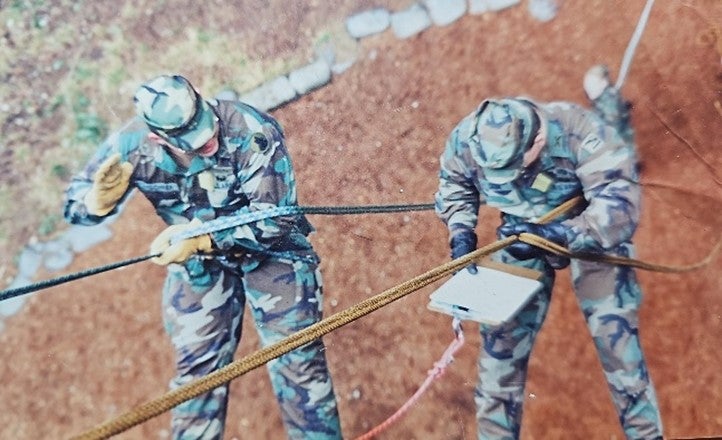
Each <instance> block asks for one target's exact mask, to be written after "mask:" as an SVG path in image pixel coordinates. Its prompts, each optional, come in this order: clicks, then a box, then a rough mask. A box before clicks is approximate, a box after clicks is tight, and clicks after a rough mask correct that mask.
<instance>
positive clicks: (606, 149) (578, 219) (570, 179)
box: [435, 101, 641, 252]
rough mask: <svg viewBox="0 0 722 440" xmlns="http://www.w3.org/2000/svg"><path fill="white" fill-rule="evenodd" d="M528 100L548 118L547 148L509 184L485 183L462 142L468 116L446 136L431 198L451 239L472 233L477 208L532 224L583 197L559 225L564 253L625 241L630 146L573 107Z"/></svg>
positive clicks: (633, 191) (634, 218)
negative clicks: (564, 239)
mask: <svg viewBox="0 0 722 440" xmlns="http://www.w3.org/2000/svg"><path fill="white" fill-rule="evenodd" d="M529 103H530V104H531V105H533V106H535V107H536V110H537V111H538V112H539V114H540V116H542V118H543V119H546V121H547V122H546V123H547V133H548V136H547V143H546V145H545V146H544V148H543V149H542V152H541V154H540V156H539V158H538V159H537V160H536V161H535V162H534V163H532V165H531V166H530V167H529V168H528V169H526V170H524V172H523V173H522V175H521V176H520V177H519V178H518V179H516V180H515V181H513V182H510V183H506V184H501V185H497V184H492V183H490V182H488V181H487V180H486V179H484V173H483V170H482V169H481V167H479V166H478V165H477V164H476V162H475V161H474V159H473V158H472V156H471V153H470V150H469V144H468V143H467V142H466V140H465V139H463V138H461V137H460V133H468V131H469V130H468V125H469V124H470V123H471V122H472V120H473V116H474V115H473V114H471V115H468V116H466V117H465V118H464V119H462V121H461V122H460V123H459V124H458V125H457V126H456V127H455V128H454V130H453V131H452V132H451V134H450V136H449V138H448V140H447V142H446V147H445V149H444V152H443V154H442V156H441V169H440V172H439V188H438V191H437V193H436V196H435V201H436V212H437V214H438V216H439V217H440V218H441V220H442V221H444V222H445V223H446V224H447V226H448V228H449V232H450V236H453V235H454V234H455V233H456V232H457V231H458V230H460V229H462V228H471V229H474V228H475V227H476V225H477V218H478V210H479V207H480V206H481V205H482V204H486V205H488V206H492V207H495V208H498V209H499V210H501V211H502V213H503V218H504V220H505V221H510V222H520V221H533V220H534V219H536V218H538V217H540V216H542V215H544V214H545V213H547V212H549V211H550V210H552V209H553V208H555V207H557V206H559V205H561V204H562V203H564V202H565V201H567V200H569V199H571V198H573V197H575V196H580V195H581V196H583V197H584V198H585V199H586V200H587V202H588V204H587V206H586V208H584V209H583V210H578V211H577V212H575V213H574V215H573V216H572V217H571V218H566V219H565V220H564V221H563V224H564V225H565V226H567V231H568V232H567V239H568V241H569V248H570V250H572V251H591V252H595V251H603V250H609V249H613V248H615V247H616V246H617V245H619V244H621V243H625V242H629V241H630V240H631V238H632V235H633V234H634V231H635V229H636V226H637V223H638V221H639V209H640V195H641V194H640V193H641V191H640V185H639V175H638V163H637V157H636V151H635V146H634V143H633V142H625V141H624V140H623V139H622V137H621V136H620V134H619V132H618V131H617V130H616V129H615V128H614V127H612V126H611V125H608V124H606V123H604V121H602V119H601V118H600V117H599V116H598V115H597V114H596V113H594V112H591V111H589V110H586V109H584V108H583V107H581V106H579V105H576V104H573V103H569V102H551V103H535V102H532V101H529ZM579 211H581V212H579Z"/></svg>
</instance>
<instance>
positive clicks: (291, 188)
mask: <svg viewBox="0 0 722 440" xmlns="http://www.w3.org/2000/svg"><path fill="white" fill-rule="evenodd" d="M239 157H242V158H244V159H243V163H242V166H241V168H240V170H239V172H238V179H239V181H240V182H241V190H242V191H243V193H244V194H245V195H246V197H247V198H248V200H249V204H248V206H246V207H244V208H243V209H242V212H239V213H238V214H241V213H244V212H254V211H264V210H268V209H272V208H275V207H278V206H295V205H297V199H296V180H295V177H294V172H293V167H292V164H291V160H290V157H289V155H288V153H287V151H286V147H285V140H284V138H283V133H282V132H281V131H280V130H279V128H278V126H277V125H276V124H269V123H266V124H264V125H263V129H262V135H261V132H256V133H254V134H252V135H249V138H248V139H247V140H246V141H245V142H244V144H243V146H242V147H241V151H240V154H239ZM299 217H300V218H301V221H299ZM301 222H302V223H303V224H306V223H307V222H305V218H304V217H303V216H296V215H294V216H279V217H272V218H267V219H263V220H260V221H257V222H253V223H249V224H246V225H241V226H238V227H235V228H231V229H226V230H222V231H218V232H214V233H212V238H213V241H214V242H215V244H216V246H217V247H218V248H219V249H221V250H228V249H231V248H233V247H241V248H244V249H250V250H258V251H264V250H269V249H280V250H282V248H283V247H284V244H285V242H284V240H287V239H289V236H290V235H292V234H291V232H292V231H294V229H295V228H297V227H298V224H299V223H301ZM309 228H310V224H309ZM296 235H297V234H296ZM288 245H289V246H290V245H291V243H288ZM289 246H285V247H289Z"/></svg>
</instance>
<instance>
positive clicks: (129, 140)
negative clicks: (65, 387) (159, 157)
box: [63, 132, 139, 226]
mask: <svg viewBox="0 0 722 440" xmlns="http://www.w3.org/2000/svg"><path fill="white" fill-rule="evenodd" d="M138 139H139V135H138V134H133V135H130V134H128V135H124V134H123V133H122V132H117V133H114V134H112V135H111V136H110V137H108V139H106V140H105V142H103V144H102V145H100V147H99V148H98V150H97V151H96V152H95V154H94V155H93V157H92V158H91V159H90V161H89V162H88V163H87V164H86V165H85V168H83V170H82V171H80V172H79V173H78V174H76V175H75V176H73V178H72V180H71V181H70V185H68V188H67V189H66V190H65V201H64V209H63V216H64V218H65V220H66V221H67V222H68V223H71V224H77V225H86V226H92V225H96V224H99V223H101V222H102V221H103V220H104V219H106V218H107V217H110V216H112V215H113V214H116V213H117V212H118V209H119V207H120V206H121V205H122V204H123V202H124V201H125V200H126V199H127V198H128V196H129V195H130V193H131V192H132V189H133V183H132V178H131V184H130V185H129V187H128V190H127V191H126V193H125V194H124V195H123V197H122V198H121V199H120V200H119V201H118V203H117V204H116V205H115V207H114V208H113V210H112V211H110V212H109V213H108V214H106V215H104V216H97V215H93V214H90V213H88V209H87V207H86V206H85V201H84V199H85V195H86V194H87V193H88V191H90V188H91V187H92V186H93V176H94V175H95V172H96V171H97V170H98V168H99V167H100V165H101V164H102V163H103V162H104V161H105V160H106V159H107V158H108V157H110V156H112V155H113V154H115V153H118V152H120V153H121V160H127V155H128V152H129V151H130V150H132V149H133V148H134V146H135V145H137V141H138Z"/></svg>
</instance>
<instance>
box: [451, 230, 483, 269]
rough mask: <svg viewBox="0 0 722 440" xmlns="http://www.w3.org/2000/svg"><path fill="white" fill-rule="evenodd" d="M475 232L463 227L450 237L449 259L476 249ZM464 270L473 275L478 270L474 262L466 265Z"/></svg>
mask: <svg viewBox="0 0 722 440" xmlns="http://www.w3.org/2000/svg"><path fill="white" fill-rule="evenodd" d="M476 240H477V238H476V233H475V232H474V231H472V230H471V229H463V230H461V231H460V232H457V233H456V234H455V235H454V236H453V237H452V239H451V243H450V246H451V259H452V260H455V259H457V258H459V257H463V256H464V255H466V254H468V253H470V252H473V251H475V250H476ZM466 270H468V271H469V273H470V274H472V275H475V274H476V273H477V272H479V270H478V269H477V268H476V263H474V262H472V263H470V264H469V265H468V266H466Z"/></svg>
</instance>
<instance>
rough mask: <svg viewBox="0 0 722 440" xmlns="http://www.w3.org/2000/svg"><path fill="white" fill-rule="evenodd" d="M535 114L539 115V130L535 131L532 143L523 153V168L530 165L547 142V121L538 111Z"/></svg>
mask: <svg viewBox="0 0 722 440" xmlns="http://www.w3.org/2000/svg"><path fill="white" fill-rule="evenodd" d="M537 116H538V117H539V131H537V133H536V136H535V137H534V143H533V144H532V145H531V147H530V148H529V149H528V150H527V151H526V152H525V153H524V160H523V162H522V167H524V168H526V167H528V166H529V165H531V164H532V163H533V162H534V161H535V160H536V159H537V158H538V157H539V153H541V150H542V148H544V145H546V143H547V121H546V119H544V117H543V116H542V115H540V114H539V113H538V112H537Z"/></svg>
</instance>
